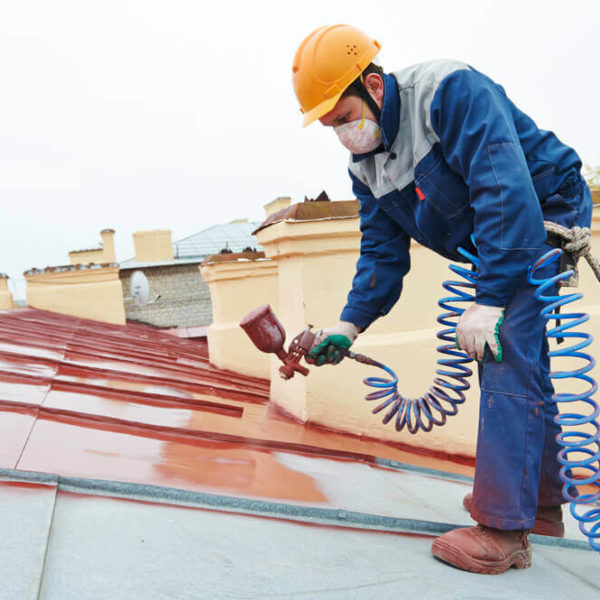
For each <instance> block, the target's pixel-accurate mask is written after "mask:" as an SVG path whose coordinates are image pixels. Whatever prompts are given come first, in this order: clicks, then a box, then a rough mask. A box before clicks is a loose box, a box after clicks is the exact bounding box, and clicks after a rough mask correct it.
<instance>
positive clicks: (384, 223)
mask: <svg viewBox="0 0 600 600" xmlns="http://www.w3.org/2000/svg"><path fill="white" fill-rule="evenodd" d="M350 177H351V179H352V182H353V185H352V190H353V192H354V194H355V196H356V197H357V198H358V199H359V200H360V211H359V215H360V231H361V233H362V236H361V241H360V258H359V259H358V262H357V263H356V274H355V276H354V279H353V281H352V289H351V290H350V293H349V294H348V301H347V303H346V306H345V308H344V310H343V311H342V314H341V317H340V318H341V320H342V321H350V322H351V323H354V324H355V325H356V326H357V327H360V328H362V329H366V328H367V327H368V326H369V325H370V324H371V323H372V322H373V321H374V320H375V319H377V318H378V317H381V316H383V315H385V314H387V313H388V312H389V311H390V310H391V308H392V307H393V306H394V304H396V302H397V301H398V298H399V297H400V292H401V291H402V278H403V277H404V276H405V275H406V273H408V270H409V269H410V254H409V247H410V237H409V236H408V234H407V233H406V232H405V231H404V230H403V229H402V228H401V227H400V226H399V225H398V224H397V223H396V222H395V221H394V220H392V219H391V218H390V217H389V216H388V215H386V214H385V213H384V212H383V211H382V210H381V208H380V207H379V204H378V202H377V200H376V199H375V198H374V197H373V195H372V194H371V192H370V190H369V188H368V187H367V186H366V185H364V184H363V183H362V182H361V181H360V180H358V179H357V178H356V177H355V176H354V175H352V173H351V174H350Z"/></svg>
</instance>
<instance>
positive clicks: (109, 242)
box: [100, 229, 117, 263]
mask: <svg viewBox="0 0 600 600" xmlns="http://www.w3.org/2000/svg"><path fill="white" fill-rule="evenodd" d="M100 237H101V238H102V251H103V253H104V262H107V263H114V262H116V261H117V258H116V255H115V230H114V229H103V230H102V231H101V232H100Z"/></svg>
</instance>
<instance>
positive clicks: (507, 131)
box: [431, 70, 546, 306]
mask: <svg viewBox="0 0 600 600" xmlns="http://www.w3.org/2000/svg"><path fill="white" fill-rule="evenodd" d="M431 122H432V127H433V130H434V131H435V133H436V134H437V136H438V137H439V139H440V144H441V148H442V153H443V155H444V158H445V159H446V161H447V162H448V164H449V165H450V167H451V168H452V169H453V170H454V171H456V172H458V173H459V174H460V175H462V177H463V179H464V180H465V182H466V184H467V185H468V187H469V196H470V202H471V205H472V207H473V209H474V211H475V221H474V238H475V243H476V245H477V249H478V253H479V257H480V259H481V264H480V269H479V271H480V273H479V279H478V283H477V294H476V300H477V302H478V303H480V304H486V305H490V306H506V305H507V304H508V302H509V300H510V298H511V297H512V295H513V294H514V292H515V290H516V288H517V286H518V285H519V282H520V281H521V280H522V278H523V277H524V275H525V273H526V272H527V268H528V267H529V265H530V264H531V262H532V261H533V259H534V257H535V256H536V252H537V251H539V249H540V247H541V246H542V244H543V243H544V241H545V239H546V232H545V230H544V224H543V216H542V210H541V207H540V203H539V200H538V198H537V195H536V193H535V189H534V187H533V182H532V180H531V176H530V173H529V168H528V166H527V161H526V159H525V155H524V153H523V150H522V148H521V145H520V143H519V138H518V134H517V131H516V127H515V124H514V119H513V117H512V112H511V104H510V101H509V100H508V99H507V97H506V96H505V94H504V93H503V90H502V89H501V88H500V87H499V86H497V85H496V84H495V83H494V82H492V81H491V80H490V79H488V78H487V77H486V76H484V75H482V74H481V73H478V72H477V71H473V70H460V71H456V72H455V73H452V74H451V75H449V76H448V77H447V78H446V79H445V80H444V81H442V83H441V84H440V87H439V88H438V90H437V91H436V93H435V96H434V98H433V102H432V104H431Z"/></svg>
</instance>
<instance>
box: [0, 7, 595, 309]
mask: <svg viewBox="0 0 600 600" xmlns="http://www.w3.org/2000/svg"><path fill="white" fill-rule="evenodd" d="M339 22H346V23H350V24H352V25H355V26H357V27H359V28H361V29H363V30H364V31H365V32H367V33H368V34H370V35H372V36H373V37H375V38H377V39H378V40H379V41H380V42H381V44H382V51H381V54H380V60H381V63H382V65H383V67H384V69H385V70H386V71H388V72H389V71H394V70H398V69H401V68H403V67H405V66H408V65H410V64H414V63H417V62H421V61H425V60H430V59H434V58H455V59H458V60H463V61H465V62H467V63H468V64H471V65H472V66H474V67H475V68H477V69H478V70H481V71H483V72H484V73H486V74H487V75H489V76H490V77H492V79H494V80H495V81H497V82H498V83H500V84H502V85H503V86H504V88H505V89H506V91H507V94H508V95H509V97H510V98H511V99H512V100H513V101H514V102H515V103H516V104H517V106H519V107H520V108H521V109H522V110H524V111H525V112H527V113H528V114H529V115H530V116H531V117H532V118H533V119H534V120H535V121H536V123H537V124H538V125H539V126H540V127H541V128H543V129H550V130H552V131H554V132H555V133H556V134H557V135H558V137H559V138H560V139H561V140H562V141H564V142H565V143H566V144H568V145H570V146H572V147H574V148H575V149H576V150H577V152H578V153H579V155H580V157H581V159H582V161H583V162H584V163H586V164H590V165H600V143H599V142H598V130H599V127H598V122H597V108H596V102H597V99H598V98H599V97H600V78H598V66H599V63H600V59H599V58H598V54H599V53H598V51H597V48H596V46H597V42H596V39H597V35H598V31H599V30H600V3H598V2H597V1H594V0H573V2H571V3H570V4H569V5H568V10H566V9H565V5H564V3H559V2H557V1H555V0H549V1H547V2H543V3H542V2H537V1H531V2H523V1H520V2H517V1H515V0H504V1H502V2H500V1H497V0H479V1H474V0H473V1H468V0H456V1H455V2H453V3H447V2H442V1H440V0H423V1H422V2H421V3H419V4H418V6H417V5H414V4H410V5H409V4H404V3H398V2H397V1H396V2H388V1H377V0H375V1H374V2H371V3H370V4H369V5H368V7H365V4H364V2H358V1H355V0H347V1H345V2H338V1H333V2H330V3H323V2H316V1H314V0H306V1H305V2H304V3H302V5H301V6H297V7H295V6H294V7H291V6H290V5H287V4H285V3H281V2H272V1H266V0H263V1H261V0H255V2H253V3H245V2H235V1H233V2H229V3H222V4H220V5H216V6H212V5H211V6H210V9H206V8H204V5H201V4H200V3H197V2H193V1H190V0H172V1H170V2H166V1H160V2H158V1H146V2H142V1H141V0H119V1H117V0H105V1H103V2H98V1H95V0H91V1H88V2H85V3H82V2H76V1H72V0H55V1H54V2H52V3H47V2H42V1H41V0H32V1H28V2H22V3H18V4H17V3H4V4H2V5H0V55H1V56H2V59H1V60H0V74H1V76H2V81H3V83H4V86H3V94H2V95H1V96H0V121H1V125H0V195H1V197H2V202H3V205H4V207H5V212H6V213H8V217H9V218H8V223H7V225H8V226H7V227H5V231H4V235H3V236H2V239H1V241H0V272H5V273H8V274H9V276H10V277H11V287H12V288H14V289H15V291H16V297H17V298H22V297H23V291H24V289H23V279H22V273H23V271H25V270H27V269H30V268H34V267H36V268H44V267H46V266H49V265H64V264H68V263H69V258H68V252H69V251H71V250H78V249H82V248H93V247H96V246H98V245H99V242H100V231H101V230H102V229H105V228H112V229H114V230H115V231H116V235H115V243H116V252H117V260H126V259H128V258H131V257H132V256H133V254H134V253H133V243H132V237H131V236H132V233H133V232H134V231H138V230H143V229H171V231H172V239H173V240H174V241H175V240H177V239H181V238H183V237H186V236H188V235H191V234H193V233H196V232H198V231H201V230H203V229H206V228H208V227H210V226H212V225H216V224H219V223H227V222H230V221H232V220H234V219H239V218H247V219H248V220H250V221H253V220H254V221H261V220H262V219H263V216H264V212H263V206H264V205H265V204H267V203H268V202H270V201H271V200H273V199H274V198H276V197H278V196H290V197H291V198H292V202H300V201H302V200H303V199H304V196H309V197H316V196H317V195H318V194H319V193H320V192H321V191H322V190H325V191H326V192H327V193H328V195H329V197H330V198H331V199H332V200H344V199H350V198H352V193H351V186H350V183H349V179H348V176H347V171H346V164H347V160H348V155H347V151H346V150H345V149H344V148H343V147H342V146H341V145H340V144H339V142H338V141H337V138H336V137H335V135H334V134H333V133H332V132H331V131H328V130H325V129H324V128H323V127H322V126H320V125H319V124H318V123H317V124H314V125H312V126H310V127H308V128H305V129H304V128H302V127H301V115H300V112H299V110H298V105H297V102H296V99H295V97H294V94H293V90H292V84H291V63H292V59H293V56H294V53H295V51H296V48H297V46H298V45H299V43H300V42H301V41H302V39H303V38H304V37H305V36H306V35H307V34H308V33H310V32H311V31H312V30H314V29H315V28H316V27H318V26H320V25H323V24H333V23H339Z"/></svg>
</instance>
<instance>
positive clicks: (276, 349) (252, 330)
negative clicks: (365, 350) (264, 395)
mask: <svg viewBox="0 0 600 600" xmlns="http://www.w3.org/2000/svg"><path fill="white" fill-rule="evenodd" d="M240 327H241V328H242V329H243V330H244V331H245V332H246V333H247V334H248V337H249V338H250V339H251V340H252V342H253V343H254V345H255V346H256V347H257V348H258V349H259V350H260V351H261V352H266V353H272V354H276V355H277V358H279V360H281V362H282V363H283V365H282V366H281V367H279V374H280V375H281V377H282V379H291V378H292V377H293V376H294V373H296V372H298V373H301V374H302V375H305V376H306V375H308V373H309V370H308V369H307V368H306V367H304V366H302V365H301V364H300V361H301V360H302V358H303V357H304V359H305V360H306V361H307V362H309V364H310V362H311V359H310V358H309V357H308V353H309V351H310V349H311V348H312V347H313V344H314V342H315V339H317V337H318V336H319V335H320V333H321V332H320V331H316V332H315V331H312V328H313V326H312V325H310V324H309V325H308V326H307V327H306V329H304V330H303V331H301V332H300V333H299V334H298V335H297V336H295V337H294V339H293V340H292V341H291V343H290V346H289V349H288V351H287V352H286V351H285V349H284V344H285V330H284V329H283V326H282V325H281V323H280V322H279V320H278V319H277V317H276V316H275V313H274V312H273V310H272V309H271V307H270V306H269V305H268V304H264V305H263V306H259V307H258V308H256V309H254V310H253V311H251V312H249V313H248V314H247V315H246V316H245V317H244V318H243V319H242V320H241V322H240ZM341 351H342V352H343V354H344V356H347V357H348V358H352V359H354V360H356V361H358V362H360V363H363V364H365V365H374V366H379V363H378V362H377V361H375V360H373V359H372V358H369V357H368V356H365V355H364V354H358V353H356V352H351V351H350V350H341Z"/></svg>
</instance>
